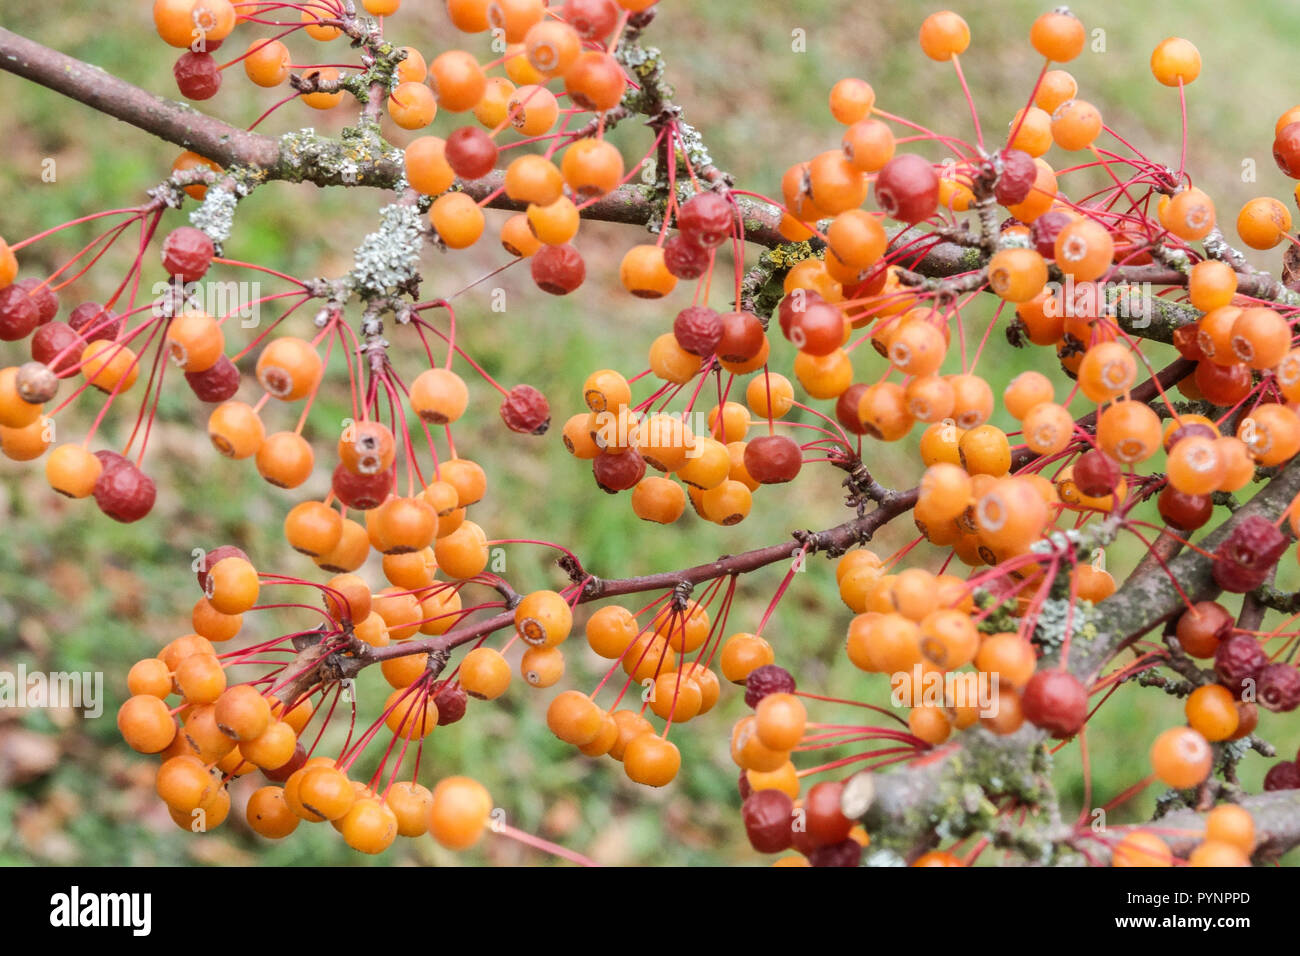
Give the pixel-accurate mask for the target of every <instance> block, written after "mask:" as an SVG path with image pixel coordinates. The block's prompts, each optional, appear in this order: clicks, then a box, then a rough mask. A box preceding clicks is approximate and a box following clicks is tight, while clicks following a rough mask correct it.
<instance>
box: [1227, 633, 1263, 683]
mask: <svg viewBox="0 0 1300 956" xmlns="http://www.w3.org/2000/svg"><path fill="white" fill-rule="evenodd" d="M1267 666H1268V655H1267V654H1265V653H1264V649H1263V648H1262V647H1260V646H1259V641H1257V640H1255V638H1253V637H1251V636H1250V635H1249V634H1234V635H1232V636H1231V637H1229V638H1226V639H1225V640H1223V641H1220V642H1219V647H1218V649H1217V650H1216V651H1215V652H1214V672H1215V673H1216V674H1218V675H1219V681H1220V682H1221V683H1222V684H1223V685H1224V686H1225V687H1227V688H1228V690H1230V691H1233V692H1234V693H1240V692H1241V691H1242V690H1243V685H1244V684H1245V682H1246V681H1250V680H1256V679H1257V678H1258V677H1259V672H1260V671H1262V670H1263V669H1264V668H1265V667H1267Z"/></svg>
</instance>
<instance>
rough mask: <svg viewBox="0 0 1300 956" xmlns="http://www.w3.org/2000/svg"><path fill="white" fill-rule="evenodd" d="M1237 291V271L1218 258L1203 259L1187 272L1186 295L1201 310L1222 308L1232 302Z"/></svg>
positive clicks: (1208, 310) (1207, 310)
mask: <svg viewBox="0 0 1300 956" xmlns="http://www.w3.org/2000/svg"><path fill="white" fill-rule="evenodd" d="M1236 291H1237V273H1236V272H1235V271H1234V270H1233V268H1232V266H1230V265H1228V264H1227V263H1226V262H1221V261H1219V260H1218V259H1205V260H1203V261H1201V262H1198V263H1196V265H1194V266H1192V268H1191V270H1190V271H1189V272H1188V273H1187V295H1188V298H1189V299H1191V302H1192V305H1193V306H1195V307H1196V308H1198V309H1200V310H1201V311H1202V312H1210V311H1213V310H1214V309H1218V308H1222V307H1223V306H1225V305H1229V304H1231V302H1232V297H1233V295H1234V294H1236Z"/></svg>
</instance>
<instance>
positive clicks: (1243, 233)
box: [1237, 196, 1291, 249]
mask: <svg viewBox="0 0 1300 956" xmlns="http://www.w3.org/2000/svg"><path fill="white" fill-rule="evenodd" d="M1290 231H1291V212H1290V210H1288V209H1287V208H1286V206H1284V205H1282V203H1281V202H1279V201H1278V200H1276V199H1273V198H1271V197H1268V196H1261V197H1259V198H1257V199H1251V200H1249V201H1247V202H1246V204H1245V205H1244V206H1242V207H1241V212H1239V213H1238V214H1237V235H1239V236H1240V237H1241V241H1242V242H1244V243H1245V244H1246V245H1248V246H1250V247H1251V248H1252V249H1272V248H1273V247H1274V246H1276V245H1277V244H1278V243H1279V242H1281V241H1282V239H1283V237H1284V236H1286V234H1287V233H1288V232H1290Z"/></svg>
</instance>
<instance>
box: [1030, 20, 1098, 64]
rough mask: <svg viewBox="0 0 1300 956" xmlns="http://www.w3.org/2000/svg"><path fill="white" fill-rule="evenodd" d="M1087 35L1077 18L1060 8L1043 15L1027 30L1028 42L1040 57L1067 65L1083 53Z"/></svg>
mask: <svg viewBox="0 0 1300 956" xmlns="http://www.w3.org/2000/svg"><path fill="white" fill-rule="evenodd" d="M1086 39H1087V33H1086V32H1085V30H1084V28H1083V24H1082V23H1081V22H1080V21H1079V18H1078V17H1076V16H1075V15H1074V14H1072V13H1070V11H1069V10H1068V9H1065V8H1061V9H1059V10H1052V11H1050V12H1048V13H1044V14H1043V15H1042V16H1040V17H1039V18H1038V19H1037V20H1035V21H1034V22H1033V25H1032V26H1031V27H1030V28H1029V42H1030V43H1031V44H1033V47H1034V49H1035V50H1037V51H1038V53H1039V55H1040V56H1043V57H1045V58H1047V59H1049V60H1054V61H1056V62H1057V63H1068V62H1069V61H1070V60H1073V59H1074V58H1075V57H1076V56H1078V55H1079V54H1080V53H1082V52H1083V44H1084V40H1086Z"/></svg>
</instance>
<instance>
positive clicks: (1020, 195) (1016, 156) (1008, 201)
mask: <svg viewBox="0 0 1300 956" xmlns="http://www.w3.org/2000/svg"><path fill="white" fill-rule="evenodd" d="M1037 176H1038V164H1037V163H1035V162H1034V158H1033V157H1032V156H1030V155H1029V154H1028V153H1026V152H1025V151H1024V150H1020V149H1013V148H1011V147H1008V148H1007V149H1004V150H1003V151H1002V173H1001V174H1000V175H999V176H998V180H997V182H996V183H995V184H994V186H993V196H994V198H996V199H997V201H998V202H999V203H1001V204H1002V205H1004V206H1014V205H1016V204H1017V203H1022V202H1024V201H1025V200H1026V199H1027V198H1028V197H1029V191H1030V190H1031V189H1033V187H1034V180H1035V179H1036V178H1037ZM1040 218H1041V217H1040Z"/></svg>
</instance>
